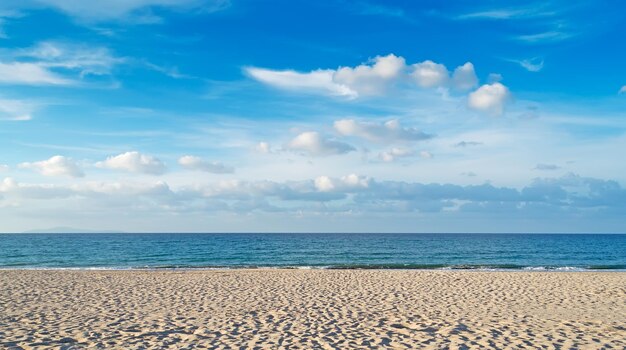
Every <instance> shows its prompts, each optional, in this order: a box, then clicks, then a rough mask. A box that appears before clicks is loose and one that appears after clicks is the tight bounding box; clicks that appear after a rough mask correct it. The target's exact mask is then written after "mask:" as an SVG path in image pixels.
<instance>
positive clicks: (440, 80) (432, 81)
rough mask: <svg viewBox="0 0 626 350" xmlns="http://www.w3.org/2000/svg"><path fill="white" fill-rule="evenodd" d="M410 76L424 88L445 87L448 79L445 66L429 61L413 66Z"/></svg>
mask: <svg viewBox="0 0 626 350" xmlns="http://www.w3.org/2000/svg"><path fill="white" fill-rule="evenodd" d="M411 76H412V77H413V79H415V81H416V82H417V85H419V86H421V87H424V88H431V87H439V86H445V85H446V84H447V83H448V79H449V73H448V69H447V68H446V66H444V65H443V64H440V63H435V62H433V61H430V60H429V61H424V62H421V63H416V64H414V65H413V72H412V73H411Z"/></svg>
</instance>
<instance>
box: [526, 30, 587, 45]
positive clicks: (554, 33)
mask: <svg viewBox="0 0 626 350" xmlns="http://www.w3.org/2000/svg"><path fill="white" fill-rule="evenodd" d="M574 36H575V35H574V34H573V33H569V32H564V31H561V30H550V31H547V32H543V33H537V34H528V35H519V36H517V37H515V38H516V39H517V40H519V41H523V42H526V43H529V44H534V43H541V42H555V41H562V40H566V39H570V38H572V37H574Z"/></svg>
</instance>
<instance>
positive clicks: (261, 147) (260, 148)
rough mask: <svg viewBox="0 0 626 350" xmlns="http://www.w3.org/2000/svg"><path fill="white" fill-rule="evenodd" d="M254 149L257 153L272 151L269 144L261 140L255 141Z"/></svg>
mask: <svg viewBox="0 0 626 350" xmlns="http://www.w3.org/2000/svg"><path fill="white" fill-rule="evenodd" d="M254 149H255V150H256V151H257V152H259V153H265V154H268V153H272V148H271V147H270V144H269V143H267V142H265V141H261V142H259V143H257V145H256V146H255V147H254Z"/></svg>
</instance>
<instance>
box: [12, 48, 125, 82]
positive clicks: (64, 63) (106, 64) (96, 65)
mask: <svg viewBox="0 0 626 350" xmlns="http://www.w3.org/2000/svg"><path fill="white" fill-rule="evenodd" d="M18 56H21V57H26V58H31V59H36V60H38V62H39V63H38V64H39V65H40V66H41V67H45V68H62V69H68V70H75V71H78V72H80V76H81V77H84V76H86V75H89V74H93V75H104V74H110V71H111V69H112V67H113V66H115V65H116V64H119V63H122V62H124V61H125V60H124V59H123V58H118V57H115V56H113V54H112V53H111V52H110V50H109V49H108V48H106V47H90V46H86V45H83V44H75V43H69V42H55V41H43V42H40V43H38V44H37V45H35V46H33V47H32V48H29V49H25V50H22V52H21V54H20V55H18Z"/></svg>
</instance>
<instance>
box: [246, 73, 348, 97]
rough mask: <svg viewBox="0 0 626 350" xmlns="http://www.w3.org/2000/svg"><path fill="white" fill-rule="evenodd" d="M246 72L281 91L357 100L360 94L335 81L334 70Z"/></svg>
mask: <svg viewBox="0 0 626 350" xmlns="http://www.w3.org/2000/svg"><path fill="white" fill-rule="evenodd" d="M245 72H246V73H247V74H249V75H250V76H251V77H252V78H254V79H256V80H258V81H260V82H262V83H264V84H267V85H270V86H274V87H277V88H280V89H285V90H295V91H304V92H310V93H321V94H324V95H330V96H343V97H347V98H355V97H357V96H358V93H357V92H356V91H354V90H352V89H350V88H349V87H348V86H346V85H343V84H338V83H336V82H335V81H333V76H334V74H335V71H334V70H330V69H327V70H322V69H318V70H315V71H312V72H309V73H301V72H296V71H293V70H271V69H264V68H255V67H248V68H246V69H245Z"/></svg>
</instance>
